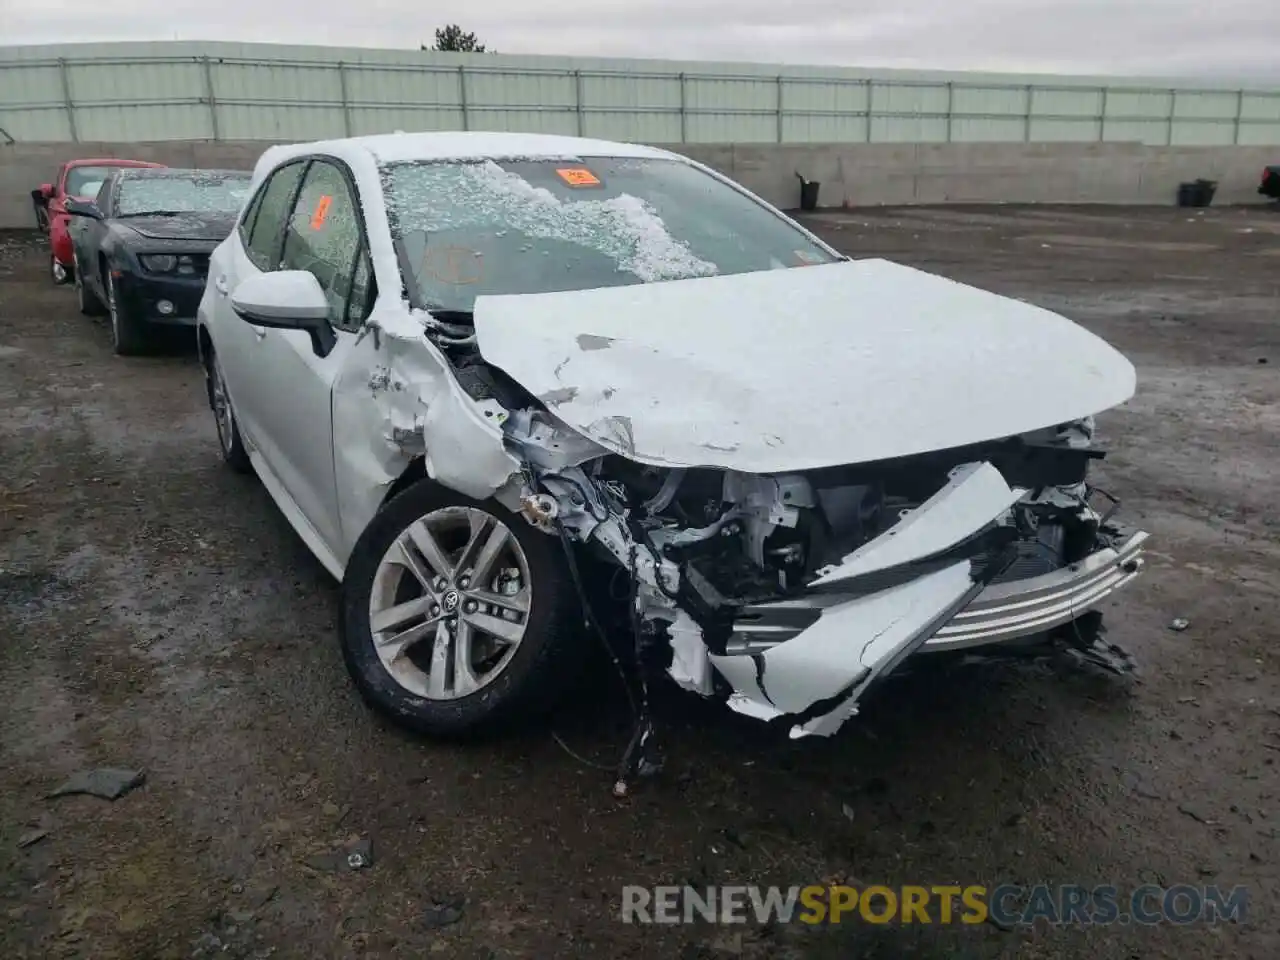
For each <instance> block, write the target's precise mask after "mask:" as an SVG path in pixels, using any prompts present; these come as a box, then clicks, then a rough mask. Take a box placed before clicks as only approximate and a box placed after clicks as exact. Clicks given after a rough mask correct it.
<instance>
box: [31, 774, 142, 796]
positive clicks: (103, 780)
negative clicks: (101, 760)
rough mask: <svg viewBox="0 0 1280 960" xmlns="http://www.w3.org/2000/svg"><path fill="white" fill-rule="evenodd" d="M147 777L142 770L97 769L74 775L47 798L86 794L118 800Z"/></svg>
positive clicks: (140, 784)
mask: <svg viewBox="0 0 1280 960" xmlns="http://www.w3.org/2000/svg"><path fill="white" fill-rule="evenodd" d="M146 779H147V775H146V773H145V772H144V771H142V770H125V769H122V768H118V767H99V768H97V769H96V770H81V771H80V772H79V773H74V774H72V775H71V778H70V779H69V780H67V782H66V783H64V784H63V785H62V786H60V787H58V789H57V790H54V791H53V793H51V794H49V798H50V799H52V798H54V797H66V796H71V795H72V794H77V793H87V794H89V795H90V796H93V797H101V798H102V799H103V800H119V799H120V798H121V797H123V796H124V795H125V794H126V793H128V792H129V791H130V790H134V789H136V788H138V787H140V786H142V784H143V782H144V781H145V780H146Z"/></svg>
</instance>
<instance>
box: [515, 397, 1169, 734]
mask: <svg viewBox="0 0 1280 960" xmlns="http://www.w3.org/2000/svg"><path fill="white" fill-rule="evenodd" d="M505 428H506V430H507V434H508V438H509V440H510V441H511V443H512V446H513V449H514V450H518V451H519V454H518V455H519V456H520V457H521V458H522V459H523V460H524V462H525V465H526V467H525V483H524V487H523V491H522V493H521V497H520V504H519V507H520V509H521V511H522V512H523V514H524V515H525V517H526V518H527V519H528V520H529V521H530V522H531V523H533V524H535V525H537V526H539V527H542V528H543V529H545V530H547V531H548V532H558V531H559V532H563V534H564V535H566V536H567V537H568V538H569V539H571V540H572V541H574V542H577V543H579V544H586V545H590V546H591V547H593V548H595V552H596V553H597V554H598V555H602V556H604V557H605V558H607V560H608V561H609V562H612V563H613V564H615V565H617V566H620V567H621V568H623V569H624V570H625V571H627V573H628V574H629V576H630V579H631V582H632V585H633V590H632V596H631V604H632V606H633V610H632V611H631V612H632V615H633V622H634V624H635V627H636V629H637V631H638V632H639V634H640V640H641V642H642V643H645V642H648V643H650V645H652V641H653V640H654V639H655V638H656V639H661V640H664V641H665V645H667V646H669V648H670V656H669V659H668V658H665V657H664V662H666V665H667V670H668V672H669V674H670V675H671V677H672V678H673V679H674V680H675V681H676V682H677V683H678V684H680V685H681V686H682V687H684V688H686V689H689V690H692V691H694V692H696V693H699V694H701V695H703V696H708V697H717V698H721V699H723V700H724V701H725V702H726V703H727V704H728V706H729V707H731V708H732V709H734V710H736V711H738V712H740V713H743V714H746V715H749V716H752V717H756V718H759V719H762V720H766V721H771V722H777V723H781V724H785V725H788V726H789V727H790V729H791V735H792V736H793V737H800V736H806V735H810V734H818V735H830V734H832V733H834V732H835V731H836V730H837V729H839V727H840V726H841V725H842V724H843V723H844V722H845V720H847V719H848V718H849V717H850V716H852V715H853V714H854V713H855V712H856V710H857V704H858V701H859V699H860V697H861V696H862V694H863V693H864V692H865V691H866V690H867V689H868V688H869V687H870V686H871V685H872V684H874V683H875V681H876V680H877V679H879V678H881V677H883V676H885V675H886V674H888V673H889V672H890V671H892V670H893V669H894V668H895V667H896V666H897V665H898V664H899V663H900V662H901V661H902V660H903V659H904V658H906V657H908V656H910V655H911V654H913V653H916V652H933V651H941V650H953V649H962V648H968V647H978V646H986V645H990V644H1006V643H1009V642H1010V641H1026V640H1028V638H1030V639H1033V640H1034V639H1042V638H1044V637H1045V636H1046V635H1047V634H1048V633H1049V632H1050V631H1052V630H1054V629H1055V628H1061V627H1063V626H1064V625H1067V626H1071V627H1074V628H1076V631H1075V632H1076V633H1077V635H1079V633H1080V631H1079V629H1078V626H1077V625H1078V624H1079V623H1081V622H1083V621H1082V620H1081V618H1082V617H1084V616H1085V615H1086V614H1088V613H1089V611H1091V610H1093V609H1094V608H1095V607H1096V606H1097V605H1098V603H1099V602H1100V601H1101V600H1102V599H1103V598H1104V597H1106V596H1107V595H1109V594H1110V593H1111V592H1113V591H1114V590H1115V589H1117V588H1118V587H1120V586H1122V585H1123V584H1124V583H1125V582H1127V581H1128V580H1129V579H1131V578H1132V577H1133V576H1136V575H1137V573H1138V571H1139V569H1140V568H1141V565H1142V557H1141V553H1142V546H1143V542H1144V540H1145V539H1146V534H1145V533H1131V534H1126V533H1125V532H1123V531H1122V530H1121V529H1120V528H1119V527H1117V526H1116V525H1115V524H1113V523H1112V522H1111V518H1110V516H1109V515H1102V514H1100V513H1099V512H1098V511H1097V510H1096V509H1094V507H1092V506H1091V505H1090V499H1091V497H1092V495H1093V493H1094V491H1093V490H1092V488H1091V487H1090V486H1089V485H1088V483H1087V480H1086V474H1087V470H1088V464H1089V462H1090V461H1091V460H1093V459H1096V458H1098V457H1100V456H1101V454H1100V453H1099V452H1098V451H1096V450H1093V449H1091V448H1090V447H1089V446H1088V443H1089V439H1090V435H1091V432H1092V422H1091V421H1082V422H1078V423H1074V424H1071V425H1068V426H1066V427H1064V428H1062V429H1060V430H1049V431H1042V432H1040V433H1039V434H1037V435H1034V436H1027V437H1020V438H1016V439H1012V440H1006V441H1000V442H996V443H987V444H977V445H973V446H971V447H966V448H960V449H956V450H950V451H941V452H936V453H931V454H927V455H922V456H914V457H906V458H902V459H900V460H896V461H889V462H882V463H878V464H860V465H854V466H848V467H837V468H824V469H817V470H810V471H803V472H798V473H793V474H782V475H759V474H747V473H741V472H737V471H733V470H723V469H710V468H689V469H685V468H664V467H656V466H646V465H642V464H639V463H636V462H633V461H631V460H629V459H627V458H625V457H623V456H620V455H617V454H612V453H605V452H604V451H603V450H602V449H601V448H600V447H598V446H597V445H596V444H595V443H594V442H593V441H591V440H589V439H587V438H584V437H582V436H581V435H579V434H577V433H575V432H573V431H571V430H568V429H566V428H563V427H562V426H560V425H558V423H557V421H556V420H555V418H554V416H552V415H551V414H549V413H546V412H544V411H535V410H532V409H526V410H523V411H520V412H518V413H515V414H513V415H512V417H511V418H510V419H509V420H508V421H507V423H506V427H505Z"/></svg>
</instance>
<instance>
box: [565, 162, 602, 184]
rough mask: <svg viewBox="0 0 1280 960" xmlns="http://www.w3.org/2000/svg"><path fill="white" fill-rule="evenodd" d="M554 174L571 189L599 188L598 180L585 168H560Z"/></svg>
mask: <svg viewBox="0 0 1280 960" xmlns="http://www.w3.org/2000/svg"><path fill="white" fill-rule="evenodd" d="M556 173H557V174H559V175H560V179H561V180H563V181H564V182H565V183H567V184H568V185H569V186H571V187H598V186H600V178H599V177H597V176H596V175H595V174H594V173H592V172H591V171H590V170H588V169H587V168H586V167H562V168H561V169H559V170H557V171H556Z"/></svg>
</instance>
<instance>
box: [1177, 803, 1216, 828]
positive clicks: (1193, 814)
mask: <svg viewBox="0 0 1280 960" xmlns="http://www.w3.org/2000/svg"><path fill="white" fill-rule="evenodd" d="M1178 812H1179V813H1181V814H1183V815H1184V816H1188V817H1190V818H1191V819H1192V820H1194V821H1196V822H1197V823H1203V824H1204V825H1205V826H1206V827H1212V826H1213V825H1214V824H1216V823H1217V822H1218V821H1217V820H1210V819H1209V818H1207V817H1205V816H1204V815H1202V814H1200V813H1199V812H1197V811H1196V810H1193V809H1192V808H1191V807H1188V806H1186V805H1185V804H1181V803H1180V804H1178Z"/></svg>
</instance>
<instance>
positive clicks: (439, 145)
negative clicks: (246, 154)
mask: <svg viewBox="0 0 1280 960" xmlns="http://www.w3.org/2000/svg"><path fill="white" fill-rule="evenodd" d="M313 153H324V154H330V155H332V156H336V157H347V158H349V157H350V156H351V155H352V154H353V153H360V154H365V155H367V156H369V157H372V159H373V160H374V162H375V163H379V164H383V163H399V162H411V161H414V160H513V159H530V160H552V159H561V158H571V157H634V158H646V157H647V158H652V159H659V158H662V159H678V157H677V155H676V154H673V153H669V152H668V151H666V150H659V149H658V148H656V147H648V146H642V145H640V144H634V143H618V142H614V141H610V140H594V139H589V138H585V137H563V136H555V135H551V134H540V133H498V132H489V131H480V130H475V131H438V132H432V133H381V134H374V135H371V136H365V137H346V138H343V139H339V140H317V141H315V142H312V143H295V144H290V145H288V146H279V147H271V148H270V149H269V150H268V151H267V152H266V154H264V159H265V158H266V157H267V156H269V157H270V158H271V159H270V164H271V166H275V165H276V164H277V163H279V162H281V161H283V160H286V159H288V158H289V157H293V156H306V155H308V154H313Z"/></svg>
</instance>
